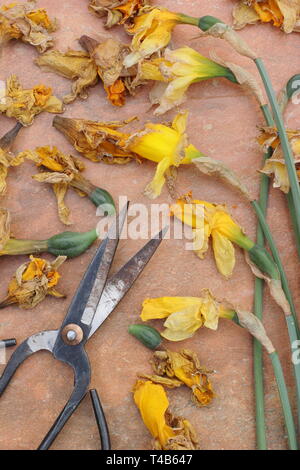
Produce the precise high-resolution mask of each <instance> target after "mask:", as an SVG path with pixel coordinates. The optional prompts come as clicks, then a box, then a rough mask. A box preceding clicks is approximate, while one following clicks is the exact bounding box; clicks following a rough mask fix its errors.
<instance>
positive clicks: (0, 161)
mask: <svg viewBox="0 0 300 470" xmlns="http://www.w3.org/2000/svg"><path fill="white" fill-rule="evenodd" d="M22 127H23V126H22V124H20V123H17V124H16V125H15V126H14V127H13V129H11V130H10V131H9V132H7V133H6V134H5V135H4V136H3V137H2V138H1V139H0V196H4V194H5V193H6V187H7V184H6V178H7V174H8V170H9V168H10V167H12V166H17V165H20V163H22V159H20V158H18V157H15V156H14V155H13V154H12V153H11V152H10V149H11V146H12V144H13V142H14V140H15V138H16V136H17V134H18V132H19V130H20V129H21V128H22Z"/></svg>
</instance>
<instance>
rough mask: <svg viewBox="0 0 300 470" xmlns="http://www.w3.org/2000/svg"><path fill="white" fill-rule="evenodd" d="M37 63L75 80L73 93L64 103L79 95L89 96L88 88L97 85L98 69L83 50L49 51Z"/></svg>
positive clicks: (65, 98)
mask: <svg viewBox="0 0 300 470" xmlns="http://www.w3.org/2000/svg"><path fill="white" fill-rule="evenodd" d="M35 63H36V64H37V65H39V66H40V67H43V68H45V69H46V70H49V71H51V72H56V73H57V74H59V75H61V76H63V77H65V78H68V79H69V80H74V83H73V85H72V93H70V94H68V95H66V96H64V98H63V101H64V103H66V104H68V103H72V102H73V101H74V100H75V99H76V98H77V97H78V96H79V97H80V98H82V99H86V98H87V97H88V92H87V88H89V87H91V86H94V85H96V83H97V81H98V70H97V66H96V64H95V62H94V60H93V59H91V58H90V56H89V55H88V54H87V53H85V52H82V51H73V50H68V51H67V52H65V53H63V52H59V51H49V52H46V53H45V54H43V55H41V56H39V57H38V58H37V59H36V60H35Z"/></svg>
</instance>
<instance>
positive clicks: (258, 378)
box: [253, 151, 271, 450]
mask: <svg viewBox="0 0 300 470" xmlns="http://www.w3.org/2000/svg"><path fill="white" fill-rule="evenodd" d="M270 156H271V151H269V152H267V153H265V154H264V156H263V163H264V162H265V160H266V159H267V158H269V157H270ZM269 185H270V180H269V178H268V176H267V175H264V174H262V175H261V178H260V194H259V205H260V208H261V210H262V212H263V214H265V213H266V210H267V204H268V195H269ZM264 241H265V238H264V232H263V229H262V227H261V225H260V224H258V225H257V235H256V243H257V244H258V245H259V246H264ZM263 296H264V281H263V279H259V278H258V277H256V278H255V284H254V313H255V315H256V316H257V318H259V319H260V320H261V321H262V319H263ZM253 368H254V389H255V414H256V420H255V423H256V443H257V448H258V450H266V449H267V438H266V423H265V400H264V372H263V348H262V345H261V344H260V342H259V341H258V340H257V339H255V338H254V342H253Z"/></svg>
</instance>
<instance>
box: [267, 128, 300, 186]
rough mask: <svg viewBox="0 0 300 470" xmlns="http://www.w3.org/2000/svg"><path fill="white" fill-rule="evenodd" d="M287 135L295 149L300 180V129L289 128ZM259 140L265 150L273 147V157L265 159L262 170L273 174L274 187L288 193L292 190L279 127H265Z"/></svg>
mask: <svg viewBox="0 0 300 470" xmlns="http://www.w3.org/2000/svg"><path fill="white" fill-rule="evenodd" d="M287 135H288V138H289V141H290V144H291V148H292V151H293V155H294V161H295V164H296V169H297V174H298V180H299V182H300V171H299V170H300V167H299V164H300V130H295V131H293V130H290V129H287ZM258 142H259V143H260V144H261V145H262V147H263V149H264V151H267V150H268V148H269V147H271V148H272V149H273V154H272V156H271V158H268V159H267V160H266V161H265V164H264V167H263V169H262V170H261V171H262V173H265V174H266V175H268V176H273V177H274V181H273V186H274V188H280V189H281V191H283V192H284V193H286V194H287V193H288V192H289V191H290V181H289V176H288V172H287V168H286V164H285V158H284V154H283V151H282V147H281V143H280V139H279V135H278V132H277V129H275V128H272V127H267V128H263V129H262V130H261V135H260V136H259V138H258Z"/></svg>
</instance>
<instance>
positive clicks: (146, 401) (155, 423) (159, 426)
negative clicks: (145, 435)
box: [134, 380, 175, 447]
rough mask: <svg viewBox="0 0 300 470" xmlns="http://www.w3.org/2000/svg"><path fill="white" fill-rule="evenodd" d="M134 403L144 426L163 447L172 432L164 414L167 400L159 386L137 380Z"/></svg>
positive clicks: (172, 435) (171, 435) (167, 404)
mask: <svg viewBox="0 0 300 470" xmlns="http://www.w3.org/2000/svg"><path fill="white" fill-rule="evenodd" d="M134 401H135V404H136V405H137V407H138V409H139V411H140V413H141V416H142V419H143V421H144V424H145V426H146V427H147V428H148V430H149V431H150V433H151V434H152V436H153V437H154V438H155V439H158V440H159V443H160V444H161V446H162V447H164V446H165V445H166V444H167V442H168V440H169V439H170V438H171V437H174V436H175V433H174V431H173V430H172V428H171V427H170V426H168V425H167V423H166V419H165V414H166V411H167V409H168V407H169V400H168V398H167V395H166V392H165V390H164V388H163V387H162V386H161V385H157V384H154V383H152V382H151V381H149V380H148V381H146V382H144V381H142V380H138V381H137V383H136V385H135V388H134Z"/></svg>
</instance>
